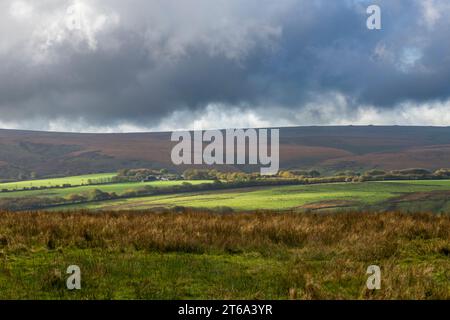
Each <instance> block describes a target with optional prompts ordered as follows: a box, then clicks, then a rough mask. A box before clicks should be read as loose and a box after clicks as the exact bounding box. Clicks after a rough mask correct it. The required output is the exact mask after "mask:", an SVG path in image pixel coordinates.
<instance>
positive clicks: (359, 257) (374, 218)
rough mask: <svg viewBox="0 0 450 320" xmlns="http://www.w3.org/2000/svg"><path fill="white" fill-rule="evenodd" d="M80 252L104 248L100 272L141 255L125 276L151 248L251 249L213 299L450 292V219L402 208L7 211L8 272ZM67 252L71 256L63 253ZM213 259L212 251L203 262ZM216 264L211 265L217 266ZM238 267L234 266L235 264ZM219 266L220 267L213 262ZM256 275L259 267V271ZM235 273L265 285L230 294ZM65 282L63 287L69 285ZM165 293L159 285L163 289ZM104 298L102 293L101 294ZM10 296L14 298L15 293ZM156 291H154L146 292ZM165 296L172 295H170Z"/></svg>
mask: <svg viewBox="0 0 450 320" xmlns="http://www.w3.org/2000/svg"><path fill="white" fill-rule="evenodd" d="M92 248H94V249H95V250H91V249H92ZM72 249H77V250H78V249H81V250H83V249H89V250H86V251H87V252H88V255H87V256H86V257H85V259H88V260H89V259H91V258H90V257H91V255H90V253H89V252H91V253H92V252H94V251H95V252H97V253H95V254H97V256H96V257H98V259H103V260H99V261H106V262H105V263H106V264H107V266H104V265H102V264H99V263H98V261H97V260H95V259H94V260H92V261H91V260H89V261H91V263H90V264H92V265H93V266H95V268H94V269H95V270H97V269H96V268H98V269H99V270H104V269H105V268H106V269H108V268H109V269H112V268H113V267H112V266H111V265H110V264H113V263H114V261H116V260H115V259H112V261H109V259H108V257H109V256H111V257H118V256H121V255H122V253H126V254H125V255H124V259H125V260H124V261H128V260H126V259H131V258H130V257H134V259H135V260H134V261H135V263H134V262H133V264H132V265H130V266H129V267H128V265H127V264H126V263H125V262H124V263H125V264H124V265H126V266H127V267H124V270H122V271H123V272H124V273H129V272H131V271H132V270H131V269H132V268H134V267H136V266H141V264H142V263H144V262H142V261H143V260H140V259H142V256H143V255H142V254H141V253H144V255H145V253H146V252H158V253H159V252H161V253H165V252H174V253H194V254H201V253H206V254H219V255H223V256H226V257H230V255H234V254H243V255H242V257H244V259H245V257H249V259H250V260H251V261H253V262H252V263H256V265H254V266H253V267H252V268H254V269H252V270H254V271H245V270H247V269H246V268H243V267H241V268H243V269H240V270H241V271H240V272H241V273H239V274H235V273H233V272H232V270H227V269H223V270H224V272H227V273H226V274H227V276H226V277H225V276H224V277H225V278H226V279H227V280H223V281H224V283H222V284H221V285H219V286H218V285H217V283H216V285H215V286H216V287H214V285H213V284H212V286H213V288H210V289H208V290H210V291H209V292H212V293H210V294H211V295H210V296H208V297H214V298H226V299H228V298H236V297H242V295H243V296H245V297H257V298H264V297H266V296H265V294H266V291H267V292H273V291H274V290H275V289H274V288H276V290H275V291H280V293H279V297H280V298H292V299H294V298H301V299H348V298H352V299H354V298H367V299H427V298H428V299H449V298H450V215H434V214H405V213H397V212H391V213H362V212H348V213H333V214H311V213H294V212H255V213H234V214H217V213H212V212H206V211H205V212H202V211H198V210H184V212H182V213H180V212H177V211H176V210H174V211H167V212H163V213H154V212H135V211H133V212H102V213H90V212H72V213H67V212H61V213H58V212H51V213H49V212H47V213H46V212H25V213H11V212H0V262H1V265H2V266H3V267H2V268H3V270H10V271H11V270H13V269H11V268H12V267H11V266H10V264H11V261H12V260H11V259H10V258H9V257H11V256H14V255H15V254H17V257H20V256H23V255H22V254H23V252H25V253H26V254H25V256H32V255H29V254H28V253H33V252H34V251H35V250H37V251H39V252H41V253H42V252H47V251H49V252H53V251H56V253H58V250H60V251H61V252H66V253H67V252H73V251H72ZM83 252H84V251H83ZM254 254H256V256H257V257H262V259H263V260H261V259H259V258H258V259H259V260H257V261H258V262H255V260H252V259H253V258H254V257H255V255H254ZM60 256H61V257H60V259H65V258H64V256H65V255H64V254H61V255H60ZM176 256H177V255H176ZM189 256H190V257H192V255H189ZM52 257H54V256H53V255H52ZM102 257H103V258H102ZM208 257H209V256H208V255H205V259H207V258H208ZM51 259H53V258H51ZM92 259H93V258H92ZM105 259H106V260H105ZM174 259H176V258H174ZM49 261H50V262H51V261H53V260H49ZM96 261H97V262H96ZM180 261H181V262H180V263H179V264H176V268H175V267H174V266H172V265H171V264H168V265H167V266H166V267H167V268H169V267H170V268H175V269H174V270H175V271H174V272H180V270H179V269H177V268H187V267H186V266H185V265H186V262H185V261H186V260H183V258H181V260H180ZM183 261H184V262H183ZM208 261H209V260H208ZM214 261H215V260H214V259H212V260H210V262H208V263H211V266H214ZM236 261H239V259H238V260H236ZM261 261H263V262H261ZM274 261H276V265H277V266H278V267H276V268H275V267H274V266H273V262H274ZM50 262H49V263H50ZM130 263H131V262H130ZM139 263H141V264H139ZM266 264H267V265H266ZM371 264H378V265H380V266H381V267H382V272H383V278H382V286H383V288H382V289H383V290H380V291H376V292H375V291H370V290H367V289H366V288H365V281H366V278H367V275H366V268H367V267H368V266H369V265H371ZM50 265H51V263H50ZM163 265H164V264H163ZM239 265H240V264H239V263H238V262H236V264H235V265H234V266H235V267H236V266H239ZM222 267H223V265H222ZM139 268H144V265H142V266H141V267H139ZM106 269H105V270H106ZM49 270H50V271H48V272H50V273H49V274H50V276H49V279H50V280H48V279H47V278H45V279H44V280H42V279H41V280H39V279H40V278H39V276H36V279H35V282H34V283H35V284H36V285H37V286H39V285H42V284H40V283H41V282H42V283H43V285H42V286H44V287H45V288H47V287H46V286H47V283H48V282H49V281H50V282H51V283H53V282H52V281H53V280H51V279H53V278H54V277H53V276H52V275H53V273H51V270H53V269H49ZM95 270H94V271H95ZM221 270H222V269H221ZM255 270H259V271H255ZM91 271H92V270H91ZM11 272H12V271H11ZM92 272H93V271H92ZM211 272H213V273H214V272H215V271H214V268H213V269H212V271H211ZM247 272H250V273H247ZM251 272H258V273H259V276H258V275H257V274H254V273H251ZM94 273H95V272H94ZM104 273H105V272H104V271H101V272H99V274H101V276H99V277H97V278H99V279H102V278H103V277H105V274H104ZM19 274H21V273H20V272H19ZM113 275H114V274H113ZM113 275H110V276H113ZM210 277H212V276H211V275H210ZM227 277H229V278H227ZM236 277H242V279H246V277H252V279H259V281H260V283H259V284H258V286H257V287H256V288H257V289H255V290H256V291H255V292H254V293H252V289H249V288H246V289H245V290H246V291H245V293H243V292H234V291H232V292H228V291H224V292H222V291H223V289H221V288H222V287H223V286H224V285H226V283H228V282H232V281H236V280H235V278H236ZM60 278H61V277H59V278H58V279H59V280H58V281H57V283H58V284H60V285H61V286H63V281H62V280H61V279H60ZM17 279H18V280H17ZM17 279H16V282H13V283H16V284H15V285H11V288H10V289H11V290H13V289H14V287H15V286H17V285H19V284H23V281H22V280H21V277H18V278H17ZM46 279H47V280H46ZM239 279H241V278H239ZM60 280H61V281H60ZM116 280H121V279H116ZM10 281H13V280H10ZM91 281H95V280H93V279H91ZM149 281H150V280H149ZM151 281H153V282H155V283H173V281H175V280H174V279H172V278H170V279H165V278H164V279H162V278H161V279H159V278H158V274H155V275H153V278H151ZM158 281H160V282H158ZM180 281H181V280H180ZM242 281H244V280H242ZM255 281H256V280H255ZM153 282H152V283H153ZM112 283H114V281H112ZM144 283H145V282H144ZM237 283H238V284H239V282H237ZM144 289H145V288H143V290H144ZM162 289H164V288H162ZM162 289H161V288H157V289H155V290H156V291H157V292H160V291H161V290H162ZM110 290H113V289H111V288H110ZM158 290H159V291H158ZM264 290H266V291H264ZM144 291H145V290H144ZM247 291H248V292H247ZM97 294H100V293H99V292H95V295H97ZM240 294H242V295H240ZM11 296H14V297H15V295H14V294H11ZM138 296H139V297H140V295H138ZM148 296H150V297H153V295H145V294H144V295H143V297H148ZM157 297H159V298H161V297H162V298H166V296H164V295H163V296H160V295H158V296H157ZM270 297H273V296H270Z"/></svg>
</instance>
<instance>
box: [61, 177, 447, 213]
mask: <svg viewBox="0 0 450 320" xmlns="http://www.w3.org/2000/svg"><path fill="white" fill-rule="evenodd" d="M449 190H450V180H445V181H444V180H437V181H398V182H364V183H334V184H319V185H308V186H279V187H268V188H248V189H235V190H225V191H211V192H200V193H188V194H172V195H162V196H150V197H140V198H130V199H121V200H112V201H104V202H96V203H87V204H83V205H77V206H67V207H64V209H77V208H89V209H108V210H112V209H117V210H118V209H122V210H123V209H146V208H151V207H171V206H186V207H204V208H214V207H218V206H228V207H232V208H235V209H240V210H252V209H289V208H295V207H300V206H303V205H306V204H311V203H318V202H323V201H334V200H345V201H349V206H350V207H354V208H360V207H364V206H366V205H372V206H374V205H378V204H381V203H384V202H385V201H387V200H389V199H391V198H394V197H398V196H400V195H402V194H406V193H413V192H430V191H449ZM442 201H443V202H442V203H439V205H440V208H447V207H449V206H448V199H446V198H444V199H442ZM422 202H423V204H422V208H421V209H424V210H427V209H430V210H431V209H433V211H435V210H434V209H435V208H434V207H433V204H434V203H432V204H428V203H427V202H426V201H422ZM408 203H410V202H407V204H408ZM427 205H429V208H428V207H427Z"/></svg>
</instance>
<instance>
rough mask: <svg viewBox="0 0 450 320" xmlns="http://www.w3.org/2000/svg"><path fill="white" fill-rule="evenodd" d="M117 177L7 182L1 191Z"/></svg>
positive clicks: (93, 175) (112, 175) (99, 174)
mask: <svg viewBox="0 0 450 320" xmlns="http://www.w3.org/2000/svg"><path fill="white" fill-rule="evenodd" d="M116 175H117V173H97V174H86V175H82V176H70V177H63V178H53V179H39V180H28V181H18V182H7V183H0V190H2V189H7V190H20V189H23V188H31V187H52V186H61V185H63V184H71V185H72V186H81V185H84V184H87V183H88V180H89V179H91V180H99V179H104V178H112V177H114V176H116Z"/></svg>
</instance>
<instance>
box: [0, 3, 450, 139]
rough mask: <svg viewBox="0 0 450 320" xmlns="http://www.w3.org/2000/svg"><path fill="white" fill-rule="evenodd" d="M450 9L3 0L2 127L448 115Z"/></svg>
mask: <svg viewBox="0 0 450 320" xmlns="http://www.w3.org/2000/svg"><path fill="white" fill-rule="evenodd" d="M372 4H376V5H378V6H379V7H380V8H381V21H382V29H381V30H369V29H367V27H366V20H367V18H368V16H369V15H368V14H367V13H366V9H367V7H368V6H369V5H372ZM449 17H450V2H449V1H448V0H395V1H392V0H386V1H382V0H379V1H376V0H367V1H366V0H340V1H329V0H277V1H273V0H270V1H269V0H214V1H211V0H185V1H179V0H127V1H123V0H39V1H30V0H11V1H9V0H0V114H1V116H0V128H14V129H32V130H50V131H71V132H131V131H161V130H181V129H212V128H235V127H269V126H295V125H349V124H352V125H368V124H373V125H435V126H449V125H450V19H449Z"/></svg>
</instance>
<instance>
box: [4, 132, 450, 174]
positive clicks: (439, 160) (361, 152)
mask: <svg viewBox="0 0 450 320" xmlns="http://www.w3.org/2000/svg"><path fill="white" fill-rule="evenodd" d="M172 146H173V143H172V142H170V134H169V133H167V132H165V133H164V132H163V133H116V134H85V133H57V132H35V131H21V130H0V178H1V179H2V180H8V179H17V178H19V177H20V178H22V179H23V178H29V177H31V176H37V177H51V176H63V175H77V174H88V173H101V172H112V171H115V170H118V169H120V168H138V167H147V168H170V169H173V170H178V171H183V170H184V169H185V167H174V166H173V165H172V163H171V160H170V151H171V148H172ZM280 163H281V167H282V168H308V169H309V168H319V169H321V170H324V171H338V170H347V169H351V170H363V169H371V168H383V169H403V168H411V167H420V168H427V169H437V168H441V167H448V166H449V164H450V127H400V126H390V127H383V126H345V127H344V126H342V127H289V128H281V131H280ZM221 169H222V170H235V169H236V168H230V167H225V168H224V167H222V168H221ZM237 169H245V170H252V169H254V170H256V169H257V168H256V167H255V168H251V167H246V168H237Z"/></svg>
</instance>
